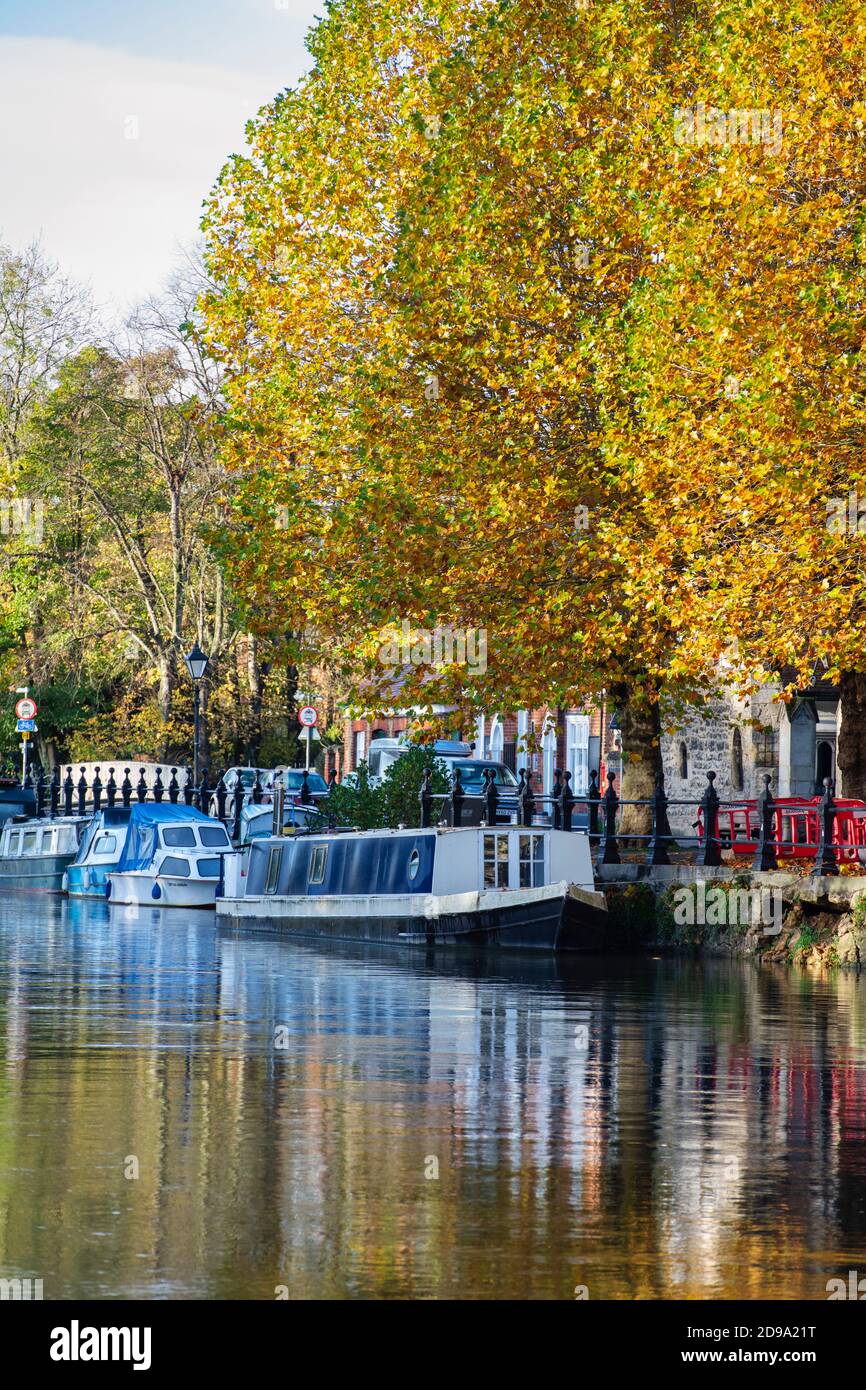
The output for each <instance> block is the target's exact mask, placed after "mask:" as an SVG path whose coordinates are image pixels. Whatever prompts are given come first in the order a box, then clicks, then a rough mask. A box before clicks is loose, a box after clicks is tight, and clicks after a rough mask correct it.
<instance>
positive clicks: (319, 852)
mask: <svg viewBox="0 0 866 1390" xmlns="http://www.w3.org/2000/svg"><path fill="white" fill-rule="evenodd" d="M327 857H328V846H327V845H316V847H315V849H314V850H313V856H312V858H311V860H310V877H309V879H308V880H307V882H308V883H324V882H325V861H326V859H327Z"/></svg>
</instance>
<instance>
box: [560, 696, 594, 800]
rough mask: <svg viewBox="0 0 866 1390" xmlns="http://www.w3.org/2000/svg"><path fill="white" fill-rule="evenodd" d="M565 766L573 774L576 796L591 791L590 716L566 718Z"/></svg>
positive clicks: (569, 716)
mask: <svg viewBox="0 0 866 1390" xmlns="http://www.w3.org/2000/svg"><path fill="white" fill-rule="evenodd" d="M565 765H566V767H567V768H568V771H569V772H570V773H571V790H572V791H573V792H574V794H575V796H586V793H587V792H588V791H589V715H588V714H567V715H566V716H565Z"/></svg>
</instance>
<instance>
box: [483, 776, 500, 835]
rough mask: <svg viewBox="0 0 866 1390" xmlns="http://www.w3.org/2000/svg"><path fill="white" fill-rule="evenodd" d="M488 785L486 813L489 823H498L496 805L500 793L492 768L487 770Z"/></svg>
mask: <svg viewBox="0 0 866 1390" xmlns="http://www.w3.org/2000/svg"><path fill="white" fill-rule="evenodd" d="M484 775H485V777H486V779H487V786H486V788H485V791H484V814H485V817H486V820H487V824H488V825H495V824H496V806H497V804H498V801H499V793H498V792H497V790H496V776H495V774H494V772H493V769H492V768H487V770H486V772H485V774H484Z"/></svg>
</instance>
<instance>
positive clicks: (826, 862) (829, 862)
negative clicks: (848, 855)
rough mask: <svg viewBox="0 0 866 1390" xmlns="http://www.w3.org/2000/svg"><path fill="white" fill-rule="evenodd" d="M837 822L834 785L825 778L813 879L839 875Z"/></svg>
mask: <svg viewBox="0 0 866 1390" xmlns="http://www.w3.org/2000/svg"><path fill="white" fill-rule="evenodd" d="M835 820H836V802H835V801H834V799H833V783H832V782H831V781H830V778H829V777H825V778H824V795H823V796H822V797H821V820H820V824H819V838H818V850H817V853H816V855H815V863H814V865H813V868H812V874H811V877H812V878H820V877H822V876H823V875H824V874H828V875H832V874H838V872H839V864H838V857H837V853H836V846H835V845H834V843H833V829H834V822H835Z"/></svg>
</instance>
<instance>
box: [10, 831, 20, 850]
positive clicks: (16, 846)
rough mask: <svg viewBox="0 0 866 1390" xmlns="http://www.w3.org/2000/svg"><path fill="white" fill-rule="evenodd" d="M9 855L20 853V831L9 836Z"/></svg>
mask: <svg viewBox="0 0 866 1390" xmlns="http://www.w3.org/2000/svg"><path fill="white" fill-rule="evenodd" d="M9 853H10V854H20V853H21V831H20V830H19V831H18V833H17V834H15V835H10V836H9Z"/></svg>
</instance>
